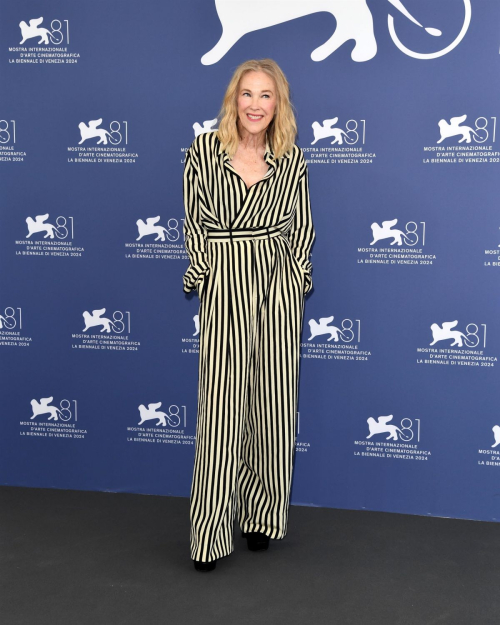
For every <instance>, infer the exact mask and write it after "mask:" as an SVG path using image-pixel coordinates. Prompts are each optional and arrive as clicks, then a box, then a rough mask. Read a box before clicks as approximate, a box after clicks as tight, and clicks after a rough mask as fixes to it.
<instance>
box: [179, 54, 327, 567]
mask: <svg viewBox="0 0 500 625" xmlns="http://www.w3.org/2000/svg"><path fill="white" fill-rule="evenodd" d="M219 119H220V120H221V121H220V124H219V128H218V130H213V131H210V132H206V133H203V134H200V135H198V136H197V137H196V138H195V139H194V141H193V142H192V144H191V146H190V148H189V149H188V151H187V153H186V160H185V168H184V187H183V194H184V205H185V211H186V218H185V222H184V236H185V244H186V249H187V252H188V255H189V258H190V261H191V262H190V265H189V268H188V269H187V271H186V273H185V275H184V278H183V281H184V291H185V292H189V291H192V290H193V289H195V288H196V289H197V291H198V295H199V299H200V309H199V323H200V356H199V380H198V382H199V388H198V421H197V428H196V450H195V461H194V473H193V482H192V488H191V499H190V517H191V537H190V541H191V558H192V560H194V566H195V568H196V569H197V570H199V571H210V570H213V569H214V568H215V565H216V562H217V560H218V559H219V558H222V557H224V556H226V555H229V554H230V553H231V552H232V551H233V550H234V544H233V521H234V517H235V516H236V515H237V517H238V522H239V525H240V527H241V529H242V532H243V536H246V538H247V541H248V547H249V548H250V549H252V550H260V549H267V547H268V544H269V539H270V538H273V539H282V538H284V537H285V535H286V532H287V522H288V507H289V497H290V487H291V478H292V467H293V460H294V454H295V430H296V413H297V395H298V381H299V349H300V335H301V330H302V320H303V313H304V295H305V294H306V293H308V292H309V291H310V290H311V288H312V278H311V272H312V264H311V262H310V260H309V256H310V250H311V246H312V243H313V241H314V238H315V233H314V228H313V223H312V218H311V208H310V201H309V181H308V170H307V165H306V162H305V160H304V156H303V154H302V151H301V150H300V148H299V147H297V146H296V145H295V143H294V140H295V136H296V134H297V126H296V122H295V117H294V114H293V111H292V104H291V102H290V97H289V85H288V82H287V80H286V78H285V76H284V74H283V72H282V71H281V69H280V68H279V67H278V65H277V64H276V63H275V62H274V61H272V60H271V59H262V60H259V61H257V60H251V61H246V62H245V63H242V64H241V65H240V66H239V67H237V69H236V71H235V72H234V75H233V77H232V78H231V81H230V83H229V85H228V88H227V90H226V94H225V97H224V101H223V105H222V108H221V112H220V114H219Z"/></svg>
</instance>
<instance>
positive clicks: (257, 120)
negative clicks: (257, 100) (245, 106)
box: [247, 113, 264, 122]
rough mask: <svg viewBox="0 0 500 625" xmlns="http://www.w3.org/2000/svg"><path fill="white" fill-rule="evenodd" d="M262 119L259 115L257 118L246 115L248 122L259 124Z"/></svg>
mask: <svg viewBox="0 0 500 625" xmlns="http://www.w3.org/2000/svg"><path fill="white" fill-rule="evenodd" d="M263 117H264V116H263V115H259V116H258V117H256V118H253V117H250V113H247V119H248V121H250V122H260V120H261V119H262V118H263Z"/></svg>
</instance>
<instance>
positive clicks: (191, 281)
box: [182, 263, 210, 293]
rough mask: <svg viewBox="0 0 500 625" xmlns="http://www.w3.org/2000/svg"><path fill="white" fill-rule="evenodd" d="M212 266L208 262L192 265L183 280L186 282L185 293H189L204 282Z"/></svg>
mask: <svg viewBox="0 0 500 625" xmlns="http://www.w3.org/2000/svg"><path fill="white" fill-rule="evenodd" d="M209 270H210V267H209V266H208V264H207V263H199V264H198V265H190V266H189V269H188V270H187V271H186V273H185V274H184V276H183V278H182V281H183V284H184V287H183V290H184V293H189V292H190V291H193V290H194V289H197V288H198V284H199V283H200V282H202V280H203V278H204V277H205V276H206V274H207V273H208V272H209Z"/></svg>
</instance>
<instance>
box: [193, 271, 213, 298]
mask: <svg viewBox="0 0 500 625" xmlns="http://www.w3.org/2000/svg"><path fill="white" fill-rule="evenodd" d="M209 274H210V270H208V271H206V272H205V273H204V274H203V275H202V276H200V278H199V279H198V282H197V283H196V290H197V291H198V297H199V298H200V302H201V300H202V299H203V296H204V294H205V287H206V285H207V280H208V276H209Z"/></svg>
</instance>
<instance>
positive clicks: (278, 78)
mask: <svg viewBox="0 0 500 625" xmlns="http://www.w3.org/2000/svg"><path fill="white" fill-rule="evenodd" d="M252 71H254V72H258V71H262V72H266V74H268V75H269V76H270V77H271V78H272V79H273V80H274V84H275V86H276V109H275V114H274V117H273V119H272V120H271V122H270V123H269V125H268V127H267V139H268V141H269V144H270V146H271V149H272V150H273V152H274V156H275V158H276V159H279V158H281V157H282V156H283V155H284V154H286V153H287V152H289V151H290V150H291V149H292V148H293V145H294V143H295V137H296V136H297V122H296V120H295V112H294V110H295V107H294V105H293V103H292V101H291V99H290V85H289V84H288V80H287V79H286V77H285V74H284V73H283V71H282V70H281V68H280V67H279V65H278V64H277V63H276V61H273V60H272V59H250V60H249V61H245V62H244V63H241V64H240V65H238V67H237V68H236V70H235V71H234V74H233V76H232V78H231V80H230V82H229V84H228V86H227V89H226V93H225V94H224V99H223V101H222V106H221V109H220V111H219V114H218V115H217V120H218V121H219V127H218V132H217V136H218V138H219V141H220V142H221V147H222V149H223V150H226V152H227V153H228V154H229V157H230V158H233V156H234V154H235V153H236V150H237V148H238V144H239V142H240V137H239V133H238V127H237V121H238V103H237V99H238V91H239V85H240V81H241V79H242V78H243V76H244V75H245V74H246V73H247V72H252Z"/></svg>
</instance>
